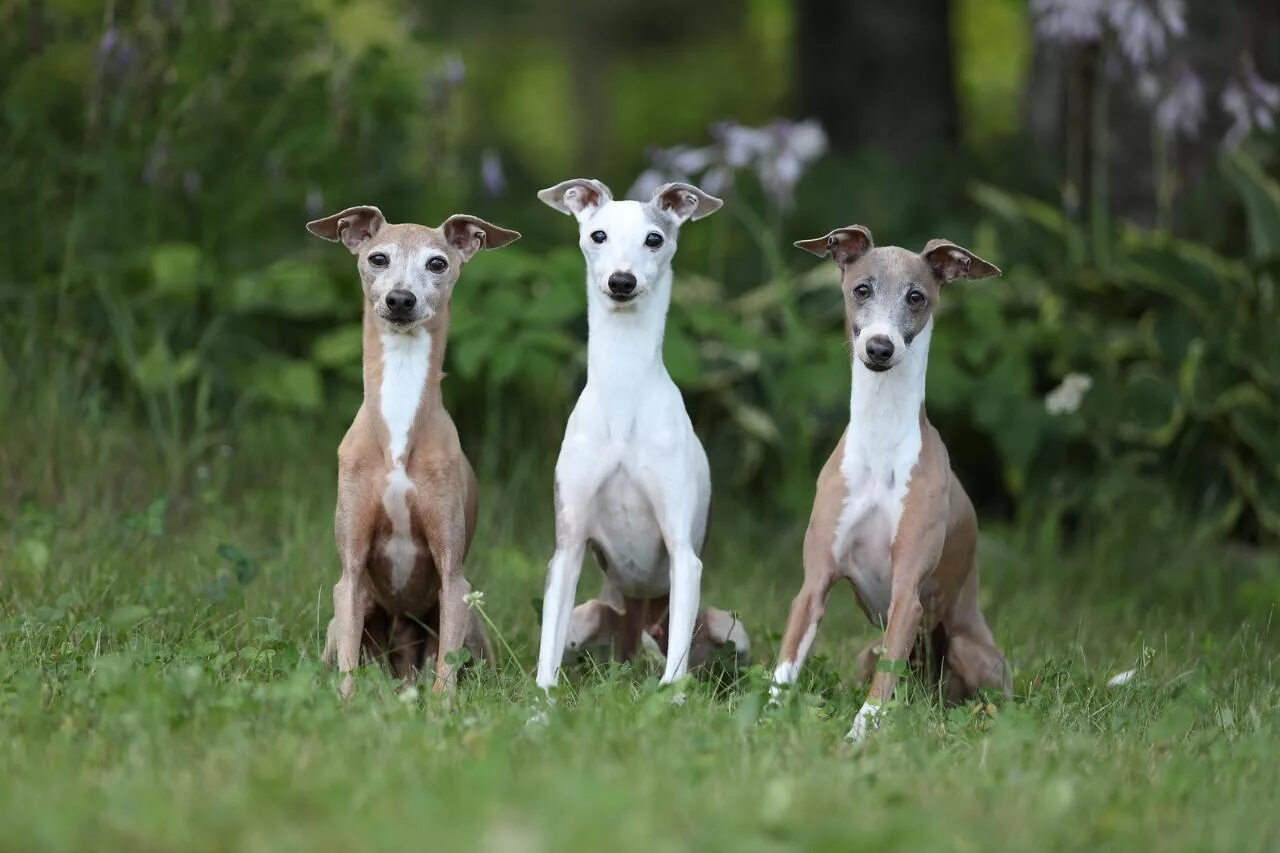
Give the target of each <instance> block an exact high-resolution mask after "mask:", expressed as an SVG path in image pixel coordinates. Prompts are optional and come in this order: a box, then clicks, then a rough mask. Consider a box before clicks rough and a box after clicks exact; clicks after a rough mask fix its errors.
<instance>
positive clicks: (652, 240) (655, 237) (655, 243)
mask: <svg viewBox="0 0 1280 853" xmlns="http://www.w3.org/2000/svg"><path fill="white" fill-rule="evenodd" d="M662 242H663V241H662V235H661V234H659V233H658V232H657V231H650V232H649V236H647V237H645V238H644V244H645V245H646V246H648V247H649V248H650V249H656V248H658V247H659V246H661V245H662Z"/></svg>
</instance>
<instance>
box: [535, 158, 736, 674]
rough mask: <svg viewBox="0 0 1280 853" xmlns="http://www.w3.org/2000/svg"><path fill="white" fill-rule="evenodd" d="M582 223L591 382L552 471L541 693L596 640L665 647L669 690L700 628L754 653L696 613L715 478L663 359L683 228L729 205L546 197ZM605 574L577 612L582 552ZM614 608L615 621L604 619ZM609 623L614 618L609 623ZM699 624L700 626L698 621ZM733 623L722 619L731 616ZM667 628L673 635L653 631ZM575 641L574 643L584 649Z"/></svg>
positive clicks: (631, 648) (692, 193)
mask: <svg viewBox="0 0 1280 853" xmlns="http://www.w3.org/2000/svg"><path fill="white" fill-rule="evenodd" d="M538 198H540V199H542V200H543V201H544V202H546V203H547V204H548V205H550V206H551V207H554V208H555V209H556V210H559V211H561V212H563V213H567V214H570V215H572V216H574V217H575V218H576V219H577V220H578V228H579V231H580V239H579V241H578V242H579V244H580V245H581V247H582V253H583V255H585V256H586V260H587V318H588V322H589V324H590V335H589V339H588V341H587V385H586V388H584V389H583V391H582V396H581V397H579V398H578V404H577V406H575V407H574V410H573V414H572V415H570V416H569V424H568V427H567V428H566V429H565V436H564V443H563V445H561V448H560V458H559V460H558V461H557V463H556V486H555V504H556V552H555V555H554V556H553V557H552V558H551V563H550V565H549V566H548V569H547V587H546V597H545V599H544V602H543V607H542V643H541V648H540V650H539V653H538V674H537V683H538V686H539V687H542V688H544V689H549V688H551V687H553V686H555V684H556V680H557V677H558V674H559V669H560V664H561V662H562V660H563V658H564V654H565V645H566V642H567V641H568V639H569V637H570V625H571V622H572V623H574V624H575V629H574V634H575V635H577V634H583V635H584V636H582V637H578V636H575V637H574V639H575V640H576V641H578V642H581V641H582V640H583V639H585V635H587V634H590V635H595V636H597V637H599V636H600V632H599V630H598V629H599V628H600V627H601V626H602V625H605V624H607V625H609V626H613V627H611V628H610V630H609V633H610V634H611V639H613V641H614V649H615V652H616V653H617V654H618V655H619V656H620V657H623V658H629V657H631V656H632V655H633V654H634V653H635V652H636V651H637V650H638V648H639V646H640V643H641V638H642V634H644V633H648V634H649V635H650V636H654V635H657V636H660V637H661V638H662V639H663V640H665V641H666V642H665V646H666V647H665V649H664V651H665V652H666V655H667V661H666V670H665V672H664V673H663V676H662V683H664V684H669V683H671V682H674V681H677V680H679V679H681V678H683V677H684V675H685V674H686V672H687V671H688V668H689V665H690V659H691V647H692V645H693V640H694V633H695V630H698V629H699V628H700V626H699V621H701V623H702V624H701V630H699V633H700V634H707V633H711V634H714V636H713V637H711V640H712V642H714V643H717V644H720V645H723V644H724V643H725V642H732V643H733V644H734V646H735V647H736V650H737V652H738V653H739V655H741V654H742V653H744V652H746V651H747V649H746V633H745V631H744V630H743V629H742V626H741V624H740V623H738V622H737V621H736V619H734V618H733V617H732V616H730V615H729V614H725V613H722V612H720V611H716V612H711V611H708V612H706V613H703V614H700V613H699V593H700V587H701V581H702V561H701V560H700V559H699V556H698V555H699V554H700V553H701V551H702V545H703V541H704V540H705V538H706V533H707V517H708V511H709V509H710V505H711V477H710V472H709V470H708V467H707V455H706V452H705V451H704V450H703V449H702V444H701V443H700V442H699V441H698V437H697V435H695V434H694V431H693V425H692V424H691V423H690V421H689V415H688V413H687V412H686V411H685V408H684V400H683V399H682V398H681V396H680V391H679V389H677V388H676V386H675V383H674V382H672V381H671V377H670V376H669V375H667V369H666V367H665V366H664V365H663V362H662V336H663V331H664V328H665V326H666V317H667V307H668V306H669V305H670V304H671V282H672V272H671V259H672V257H673V256H674V255H675V252H676V238H677V237H678V235H679V233H680V226H681V225H683V224H684V223H685V222H687V221H689V220H691V219H701V218H703V217H704V216H708V215H710V214H712V213H714V212H715V211H717V210H719V209H720V207H721V205H722V204H723V202H721V201H720V200H719V199H717V198H713V197H711V196H709V195H707V194H706V193H704V192H702V190H700V189H698V188H697V187H694V186H691V185H689V184H679V183H677V184H667V185H665V186H663V187H661V188H660V189H658V191H657V192H656V193H655V194H654V196H653V198H652V199H650V200H649V201H648V202H643V203H642V202H637V201H614V200H613V196H612V194H611V193H610V192H609V188H608V187H606V186H605V185H604V184H602V183H600V182H599V181H593V180H585V179H577V180H572V181H565V182H564V183H561V184H557V185H556V186H554V187H551V188H550V189H545V190H543V191H542V192H540V193H538ZM588 544H590V545H591V546H592V550H593V551H594V552H595V554H596V557H597V559H598V560H599V562H600V565H601V567H602V568H603V569H604V572H605V580H604V592H603V593H602V595H601V599H600V601H598V602H588V603H587V604H584V605H583V606H582V607H581V608H579V609H578V610H577V611H576V612H575V611H574V608H573V602H574V594H575V592H576V590H577V586H578V576H579V574H580V573H581V571H582V560H583V557H584V554H585V551H586V547H587V545H588ZM601 605H604V606H607V607H608V608H609V610H611V611H612V612H613V613H614V614H617V616H618V617H619V618H618V619H603V620H602V619H601V618H600V615H601V614H602V613H605V611H602V610H600V607H601ZM606 615H607V614H606ZM700 617H701V619H700ZM726 617H727V618H726ZM655 624H657V625H662V627H665V628H666V630H665V631H663V630H661V629H660V628H659V629H656V630H655V628H654V626H655ZM578 642H575V645H578Z"/></svg>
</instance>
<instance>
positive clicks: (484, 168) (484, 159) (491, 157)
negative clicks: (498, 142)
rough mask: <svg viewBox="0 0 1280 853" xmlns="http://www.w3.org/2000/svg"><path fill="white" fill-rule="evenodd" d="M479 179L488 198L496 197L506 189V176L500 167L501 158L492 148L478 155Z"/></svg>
mask: <svg viewBox="0 0 1280 853" xmlns="http://www.w3.org/2000/svg"><path fill="white" fill-rule="evenodd" d="M480 180H481V181H482V182H483V183H484V188H485V191H486V192H487V193H489V197H490V198H497V197H498V196H500V195H502V194H503V193H504V192H506V190H507V176H506V173H505V172H504V171H503V169H502V158H501V157H500V156H498V152H497V151H495V150H494V149H492V148H486V149H485V150H484V153H483V154H481V155H480Z"/></svg>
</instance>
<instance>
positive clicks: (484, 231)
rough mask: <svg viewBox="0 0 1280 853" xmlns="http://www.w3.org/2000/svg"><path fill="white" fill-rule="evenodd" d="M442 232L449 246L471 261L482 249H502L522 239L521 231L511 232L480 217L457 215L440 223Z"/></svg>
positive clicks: (464, 258) (463, 258) (465, 259)
mask: <svg viewBox="0 0 1280 853" xmlns="http://www.w3.org/2000/svg"><path fill="white" fill-rule="evenodd" d="M440 231H441V232H443V233H444V238H445V239H446V240H448V241H449V245H450V246H453V248H455V249H457V250H458V251H459V252H461V253H462V260H464V261H469V260H471V257H472V256H473V255H475V253H476V252H478V251H480V250H481V249H501V248H502V247H503V246H505V245H507V244H508V243H514V242H515V241H516V240H519V239H520V232H519V231H509V230H507V229H506V228H499V227H498V226H497V225H492V224H490V223H488V222H485V221H484V220H483V219H481V218H480V217H478V216H468V215H467V214H465V213H455V214H454V215H453V216H450V217H449V218H448V219H446V220H445V221H444V222H442V223H440Z"/></svg>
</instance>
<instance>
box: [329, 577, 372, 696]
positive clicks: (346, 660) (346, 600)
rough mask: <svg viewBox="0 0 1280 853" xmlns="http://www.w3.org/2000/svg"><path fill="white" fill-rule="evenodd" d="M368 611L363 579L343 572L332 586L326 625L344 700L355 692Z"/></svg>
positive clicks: (339, 691)
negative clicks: (330, 615) (330, 606)
mask: <svg viewBox="0 0 1280 853" xmlns="http://www.w3.org/2000/svg"><path fill="white" fill-rule="evenodd" d="M368 608H369V599H368V593H367V592H366V590H365V588H364V583H363V578H362V577H361V576H360V575H359V574H358V573H357V572H356V571H354V570H344V571H343V573H342V579H341V580H339V581H338V582H337V583H336V584H334V587H333V622H332V623H331V624H330V626H329V640H331V641H332V645H333V649H334V656H335V657H336V659H337V664H338V672H339V673H341V674H342V683H341V685H340V686H339V688H338V694H339V695H340V696H341V697H342V698H343V699H344V700H345V699H349V698H351V694H352V693H353V692H355V686H356V683H355V675H354V672H355V669H356V667H358V666H359V665H360V639H361V636H362V635H363V634H364V618H365V613H366V611H367V610H368ZM326 645H328V643H326Z"/></svg>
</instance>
